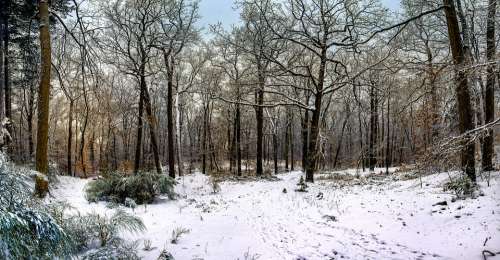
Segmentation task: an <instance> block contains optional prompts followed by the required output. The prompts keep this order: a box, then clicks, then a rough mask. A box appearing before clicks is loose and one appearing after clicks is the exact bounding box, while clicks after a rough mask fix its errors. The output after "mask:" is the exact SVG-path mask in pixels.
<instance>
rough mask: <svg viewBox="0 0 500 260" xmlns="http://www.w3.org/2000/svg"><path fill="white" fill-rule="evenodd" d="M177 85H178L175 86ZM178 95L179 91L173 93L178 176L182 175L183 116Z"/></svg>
mask: <svg viewBox="0 0 500 260" xmlns="http://www.w3.org/2000/svg"><path fill="white" fill-rule="evenodd" d="M177 87H178V86H177ZM180 98H181V97H180V96H179V91H177V92H176V93H175V117H176V120H175V122H176V134H175V135H176V137H177V138H176V140H177V144H176V147H177V149H176V150H177V171H178V172H179V176H182V175H183V171H182V170H183V167H184V164H183V162H182V146H181V145H182V132H181V130H182V124H183V117H182V115H183V114H182V111H181V109H180V102H181V100H180Z"/></svg>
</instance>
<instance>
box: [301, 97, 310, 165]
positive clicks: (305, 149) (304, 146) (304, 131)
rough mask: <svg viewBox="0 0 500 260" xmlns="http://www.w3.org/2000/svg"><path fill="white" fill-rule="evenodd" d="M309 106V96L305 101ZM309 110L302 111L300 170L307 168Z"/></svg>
mask: <svg viewBox="0 0 500 260" xmlns="http://www.w3.org/2000/svg"><path fill="white" fill-rule="evenodd" d="M306 104H308V105H309V96H308V97H307V99H306ZM308 147H309V110H307V109H304V118H303V119H302V170H303V171H304V172H305V171H306V168H307V152H308V150H309V148H308Z"/></svg>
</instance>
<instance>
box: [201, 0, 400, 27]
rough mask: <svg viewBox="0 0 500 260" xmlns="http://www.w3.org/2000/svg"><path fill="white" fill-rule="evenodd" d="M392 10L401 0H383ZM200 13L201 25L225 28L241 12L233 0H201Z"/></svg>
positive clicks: (397, 6) (236, 18)
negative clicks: (220, 25) (235, 7)
mask: <svg viewBox="0 0 500 260" xmlns="http://www.w3.org/2000/svg"><path fill="white" fill-rule="evenodd" d="M381 1H382V3H384V4H385V5H386V6H387V7H389V8H390V9H392V10H397V9H398V8H399V3H400V0H381ZM200 15H201V16H202V18H201V21H200V24H199V25H200V26H203V27H205V29H207V28H208V25H209V24H216V23H218V22H221V23H222V24H223V25H224V27H225V28H229V27H230V25H231V24H234V23H236V22H238V20H239V13H238V11H235V10H233V0H201V3H200Z"/></svg>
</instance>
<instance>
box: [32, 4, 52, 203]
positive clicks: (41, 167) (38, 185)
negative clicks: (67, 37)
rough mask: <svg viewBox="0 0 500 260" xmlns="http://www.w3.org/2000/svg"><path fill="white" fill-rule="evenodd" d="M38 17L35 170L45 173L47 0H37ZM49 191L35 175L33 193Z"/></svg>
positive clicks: (48, 64)
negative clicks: (38, 83)
mask: <svg viewBox="0 0 500 260" xmlns="http://www.w3.org/2000/svg"><path fill="white" fill-rule="evenodd" d="M38 10H39V17H40V25H39V28H40V49H41V70H40V74H41V76H40V86H39V89H38V128H37V145H36V170H37V171H38V172H40V173H41V174H44V175H46V174H47V173H48V171H49V161H48V154H47V151H48V147H47V146H48V142H49V101H50V70H51V47H50V32H49V3H48V0H39V1H38ZM48 191H49V184H48V181H47V179H46V178H44V177H42V176H39V175H37V177H36V182H35V194H36V195H37V196H38V197H41V198H43V197H45V195H46V194H47V192H48Z"/></svg>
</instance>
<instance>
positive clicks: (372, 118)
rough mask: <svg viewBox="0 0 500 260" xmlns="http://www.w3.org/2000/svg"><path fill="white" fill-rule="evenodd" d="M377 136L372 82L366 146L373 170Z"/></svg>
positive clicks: (376, 118)
mask: <svg viewBox="0 0 500 260" xmlns="http://www.w3.org/2000/svg"><path fill="white" fill-rule="evenodd" d="M377 138H378V94H377V90H376V88H375V86H374V83H373V82H372V84H371V86H370V141H369V146H368V157H369V158H368V162H369V163H368V164H369V168H370V171H374V170H375V165H376V164H377V155H376V151H375V149H376V143H377Z"/></svg>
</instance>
